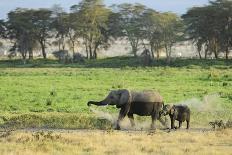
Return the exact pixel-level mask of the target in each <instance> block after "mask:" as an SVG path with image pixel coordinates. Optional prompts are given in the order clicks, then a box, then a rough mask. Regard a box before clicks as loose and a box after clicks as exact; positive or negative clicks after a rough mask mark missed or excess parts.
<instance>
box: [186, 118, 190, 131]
mask: <svg viewBox="0 0 232 155" xmlns="http://www.w3.org/2000/svg"><path fill="white" fill-rule="evenodd" d="M186 122H187V128H186V129H189V122H190V121H189V120H187V121H186Z"/></svg>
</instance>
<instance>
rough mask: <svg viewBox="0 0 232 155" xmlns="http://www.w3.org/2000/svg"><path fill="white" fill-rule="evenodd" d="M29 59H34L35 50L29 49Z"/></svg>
mask: <svg viewBox="0 0 232 155" xmlns="http://www.w3.org/2000/svg"><path fill="white" fill-rule="evenodd" d="M29 60H33V51H32V50H29Z"/></svg>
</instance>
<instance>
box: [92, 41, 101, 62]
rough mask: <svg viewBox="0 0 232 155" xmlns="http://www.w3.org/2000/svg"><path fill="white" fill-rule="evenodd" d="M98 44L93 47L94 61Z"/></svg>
mask: <svg viewBox="0 0 232 155" xmlns="http://www.w3.org/2000/svg"><path fill="white" fill-rule="evenodd" d="M99 45H100V44H99V43H96V45H95V47H94V51H93V54H94V59H97V48H98V46H99Z"/></svg>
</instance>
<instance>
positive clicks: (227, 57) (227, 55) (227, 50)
mask: <svg viewBox="0 0 232 155" xmlns="http://www.w3.org/2000/svg"><path fill="white" fill-rule="evenodd" d="M229 52H230V51H229V49H228V48H226V60H228V59H229Z"/></svg>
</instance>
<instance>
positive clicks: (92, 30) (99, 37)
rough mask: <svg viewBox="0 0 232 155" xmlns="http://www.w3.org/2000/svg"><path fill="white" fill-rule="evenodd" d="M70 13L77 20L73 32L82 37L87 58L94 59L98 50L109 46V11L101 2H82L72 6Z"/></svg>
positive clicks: (97, 0)
mask: <svg viewBox="0 0 232 155" xmlns="http://www.w3.org/2000/svg"><path fill="white" fill-rule="evenodd" d="M71 11H72V16H73V17H75V18H76V19H77V20H76V22H75V23H74V25H75V30H77V31H78V33H79V35H80V36H81V37H82V40H83V43H84V45H85V47H86V54H87V57H88V58H90V59H96V58H97V51H98V49H100V48H107V47H108V46H109V45H110V44H109V43H108V42H109V41H110V37H109V35H108V34H109V33H108V24H109V22H108V21H109V16H110V14H111V10H110V9H108V8H106V7H105V5H104V4H103V2H102V0H83V1H81V2H80V3H79V4H78V5H74V6H72V7H71Z"/></svg>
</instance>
